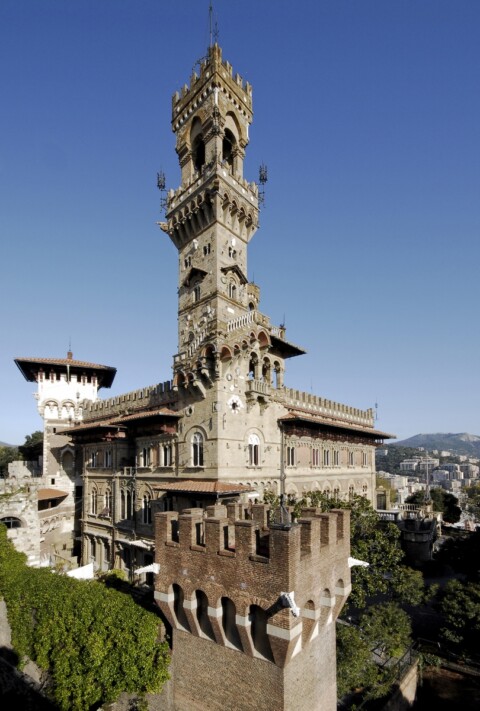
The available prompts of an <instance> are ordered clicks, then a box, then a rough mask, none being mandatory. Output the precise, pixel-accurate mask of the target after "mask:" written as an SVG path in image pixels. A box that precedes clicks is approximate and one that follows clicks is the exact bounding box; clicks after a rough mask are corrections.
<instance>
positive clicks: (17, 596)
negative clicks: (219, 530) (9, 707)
mask: <svg viewBox="0 0 480 711" xmlns="http://www.w3.org/2000/svg"><path fill="white" fill-rule="evenodd" d="M0 595H1V596H2V597H3V598H4V599H5V603H6V606H7V611H8V619H9V622H10V625H11V628H12V644H13V647H14V649H15V651H16V653H17V654H18V656H19V658H20V659H23V660H24V659H25V658H26V657H29V658H30V659H32V660H33V661H35V662H36V663H37V664H38V665H39V666H40V668H42V669H43V670H45V671H46V672H48V675H49V679H50V684H49V687H48V692H49V695H50V696H51V697H52V699H53V700H54V701H55V702H56V704H57V705H58V706H59V708H60V709H61V710H62V711H86V710H87V709H92V708H96V707H97V706H98V705H99V704H103V703H106V702H109V701H114V700H115V699H116V698H117V697H118V695H119V694H120V693H121V692H122V691H126V692H130V693H136V694H140V695H141V694H142V693H145V692H150V691H158V690H159V689H160V688H161V686H162V684H163V683H164V681H165V680H166V679H167V678H168V672H167V667H168V649H167V646H166V644H165V643H161V642H159V640H158V637H159V627H160V624H161V623H160V621H159V618H158V617H157V616H156V615H154V614H153V613H151V612H147V611H146V610H144V609H142V608H141V607H139V606H138V605H136V604H135V603H134V602H133V600H132V599H131V598H130V597H128V596H125V595H123V594H121V593H119V592H117V591H116V590H112V589H107V588H106V587H105V586H104V585H102V584H101V583H98V582H97V581H81V580H74V579H72V578H68V577H66V576H62V575H54V574H52V572H51V571H50V570H48V569H34V568H28V567H27V566H26V564H25V556H24V555H23V554H21V553H18V552H17V551H16V550H15V548H14V547H13V545H12V544H11V542H10V541H9V540H8V538H7V535H6V528H5V526H0Z"/></svg>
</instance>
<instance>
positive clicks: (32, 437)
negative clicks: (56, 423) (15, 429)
mask: <svg viewBox="0 0 480 711" xmlns="http://www.w3.org/2000/svg"><path fill="white" fill-rule="evenodd" d="M18 451H19V452H20V454H21V455H22V459H24V460H25V461H26V462H33V461H35V460H36V459H38V457H41V456H42V454H43V432H40V430H36V432H32V434H29V435H26V436H25V442H24V443H23V444H22V445H20V447H19V448H18Z"/></svg>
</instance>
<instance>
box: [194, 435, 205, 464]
mask: <svg viewBox="0 0 480 711" xmlns="http://www.w3.org/2000/svg"><path fill="white" fill-rule="evenodd" d="M192 466H194V467H203V435H202V434H200V432H195V434H194V435H193V437H192Z"/></svg>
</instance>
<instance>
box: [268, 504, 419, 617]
mask: <svg viewBox="0 0 480 711" xmlns="http://www.w3.org/2000/svg"><path fill="white" fill-rule="evenodd" d="M265 500H266V501H267V502H268V503H270V504H271V505H272V507H273V508H275V507H276V506H278V497H276V496H275V495H273V494H271V493H267V494H266V496H265ZM288 503H289V505H290V506H291V507H292V508H293V513H294V516H295V517H296V518H298V516H300V514H301V510H302V508H304V507H306V506H315V507H318V508H321V509H322V510H323V511H330V510H331V509H339V508H340V509H350V546H351V555H352V557H353V558H356V559H357V560H361V561H364V562H366V563H368V567H364V566H360V565H355V566H354V567H353V568H352V569H351V577H352V592H351V593H350V596H349V599H348V604H349V606H350V607H356V608H364V607H365V606H366V604H367V601H368V598H371V597H373V596H376V595H379V594H382V593H383V594H385V595H387V596H389V597H390V599H392V600H397V601H399V602H402V603H408V604H411V605H416V604H418V601H419V600H422V599H423V594H424V584H423V578H422V575H421V573H416V572H415V571H413V570H411V569H410V568H403V569H402V570H403V571H410V572H402V573H400V572H399V571H398V568H399V566H400V564H401V561H402V559H403V557H404V553H403V551H402V549H401V548H400V544H399V539H400V531H399V529H398V528H397V526H395V524H393V523H385V522H382V521H381V519H380V517H379V515H378V514H377V513H376V511H375V510H374V509H373V507H372V505H371V503H370V502H369V501H368V499H367V498H366V497H364V496H358V495H354V496H353V497H352V498H351V499H350V501H335V500H332V499H330V498H328V497H327V496H325V494H323V493H322V492H320V491H309V492H306V493H305V495H304V496H303V498H301V499H299V500H297V499H295V498H293V497H290V498H289V501H288ZM397 585H398V589H396V587H397Z"/></svg>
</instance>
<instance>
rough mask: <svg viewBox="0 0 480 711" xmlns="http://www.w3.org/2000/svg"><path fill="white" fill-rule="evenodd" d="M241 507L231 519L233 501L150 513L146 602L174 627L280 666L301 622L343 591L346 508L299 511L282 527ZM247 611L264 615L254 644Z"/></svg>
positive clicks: (324, 618)
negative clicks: (153, 565)
mask: <svg viewBox="0 0 480 711" xmlns="http://www.w3.org/2000/svg"><path fill="white" fill-rule="evenodd" d="M247 511H248V516H249V518H239V517H240V516H242V508H241V506H240V505H238V504H230V505H228V506H227V507H225V506H223V505H215V506H210V507H208V508H207V510H206V512H204V511H203V509H187V510H184V511H183V512H182V513H178V512H174V511H169V512H163V513H157V514H156V516H155V551H156V562H157V563H158V564H159V565H160V574H159V575H158V576H157V578H156V586H155V588H156V592H155V599H156V601H157V604H158V605H159V606H160V608H161V609H162V611H163V612H164V614H165V615H166V616H167V618H168V619H169V621H170V623H171V624H172V626H173V627H174V628H175V629H181V630H185V631H189V632H192V633H193V634H197V635H198V636H205V630H206V629H208V630H211V635H210V639H212V641H216V642H217V643H219V644H224V645H225V646H230V645H229V644H228V641H229V640H232V639H238V640H239V643H238V644H237V649H239V650H240V651H244V652H245V653H247V654H251V655H252V656H262V657H263V658H265V659H268V660H269V661H273V662H274V663H275V664H277V665H278V666H284V665H285V664H286V663H287V661H288V659H289V658H290V657H291V655H292V654H293V651H294V648H295V643H296V642H297V641H298V639H297V638H298V635H299V634H301V632H302V628H303V626H304V625H307V627H309V624H310V621H312V620H313V622H312V625H313V624H314V623H315V624H317V623H318V625H323V624H327V623H328V622H331V621H332V620H333V619H334V618H335V617H336V616H337V615H338V613H339V611H340V609H341V607H342V606H343V604H344V602H345V600H346V598H347V596H348V594H349V592H350V569H349V566H348V557H349V555H350V512H349V511H348V510H343V509H342V510H333V511H331V512H330V513H322V512H321V510H320V509H314V508H309V509H305V510H303V511H302V516H301V518H300V519H299V521H298V523H296V524H292V525H289V526H283V527H282V526H275V525H273V524H269V514H270V507H269V506H267V505H265V504H258V505H254V506H252V507H251V508H250V509H248V510H247ZM205 514H206V515H205ZM286 593H289V596H290V598H291V602H292V604H291V605H290V604H288V602H285V601H286V600H288V596H287V598H286V597H285V594H286ZM232 606H233V607H232ZM297 606H298V607H297ZM200 607H201V610H200ZM227 608H228V610H230V613H227V612H226V610H227ZM288 608H291V609H288ZM232 610H234V612H233V613H232V612H231V611H232ZM291 610H294V612H293V613H292V612H291ZM229 614H230V617H228V615H229ZM232 614H233V618H232V616H231V615H232ZM255 615H257V616H258V615H260V617H262V618H264V622H265V625H264V628H265V630H266V638H264V639H263V641H262V642H261V643H260V642H259V640H258V639H257V640H255V639H254V637H255V635H253V637H252V634H253V633H252V631H251V629H250V626H251V624H252V622H254V618H255ZM227 617H228V620H229V621H227ZM207 618H208V619H207ZM303 618H305V620H304V619H303ZM232 619H233V620H234V621H232ZM307 620H308V621H309V622H308V624H307ZM222 621H223V622H222ZM222 624H223V627H222ZM202 625H203V627H202ZM309 629H310V627H309ZM257 632H258V626H257ZM317 633H318V630H317ZM255 634H256V633H255ZM207 636H209V635H207ZM307 641H308V640H307V638H306V637H305V636H304V643H305V644H306V643H307ZM257 642H258V645H257V646H256V643H257ZM266 649H270V650H271V652H269V653H267V652H266V651H265V650H266ZM262 650H263V651H262ZM255 652H258V654H257V653H255Z"/></svg>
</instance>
